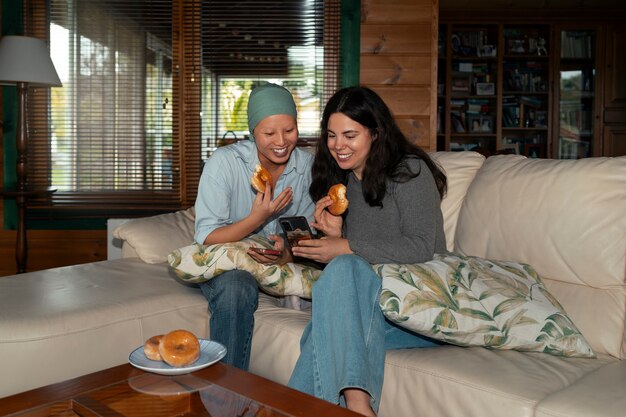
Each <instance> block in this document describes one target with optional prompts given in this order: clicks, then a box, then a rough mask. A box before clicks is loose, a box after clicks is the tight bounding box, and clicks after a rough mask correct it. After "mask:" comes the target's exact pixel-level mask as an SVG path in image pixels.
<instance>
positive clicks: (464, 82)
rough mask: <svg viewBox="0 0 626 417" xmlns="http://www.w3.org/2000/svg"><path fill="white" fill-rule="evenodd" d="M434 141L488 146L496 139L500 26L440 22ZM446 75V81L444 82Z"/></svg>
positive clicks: (448, 145) (452, 146)
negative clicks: (436, 121)
mask: <svg viewBox="0 0 626 417" xmlns="http://www.w3.org/2000/svg"><path fill="white" fill-rule="evenodd" d="M440 38H441V39H446V42H445V43H443V45H441V44H440V52H441V53H440V59H439V68H440V69H439V76H440V78H439V80H440V82H438V89H437V92H438V105H437V108H438V112H439V115H438V119H439V120H440V122H439V126H440V129H438V144H439V145H440V148H442V149H448V150H452V151H462V150H470V149H474V148H477V147H478V148H483V149H491V148H494V147H495V142H496V139H497V134H496V132H497V128H496V119H497V113H496V109H497V90H496V89H497V79H498V55H497V50H498V25H478V26H475V25H454V24H451V25H442V27H441V28H440ZM444 80H445V81H444Z"/></svg>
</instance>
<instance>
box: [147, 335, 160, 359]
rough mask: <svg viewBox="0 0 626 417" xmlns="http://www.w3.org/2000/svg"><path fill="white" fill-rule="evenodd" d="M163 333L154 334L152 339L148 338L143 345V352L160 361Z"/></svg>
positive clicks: (149, 357) (148, 356)
mask: <svg viewBox="0 0 626 417" xmlns="http://www.w3.org/2000/svg"><path fill="white" fill-rule="evenodd" d="M162 337H163V335H162V334H159V335H157V336H152V337H151V338H150V339H148V340H146V343H145V344H144V345H143V353H144V355H146V358H148V359H151V360H153V361H160V360H162V359H161V354H160V353H159V343H160V342H161V338H162Z"/></svg>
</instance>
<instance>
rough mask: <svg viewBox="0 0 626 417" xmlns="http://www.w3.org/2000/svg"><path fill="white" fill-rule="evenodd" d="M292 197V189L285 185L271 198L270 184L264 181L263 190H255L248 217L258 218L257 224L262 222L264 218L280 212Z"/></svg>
mask: <svg viewBox="0 0 626 417" xmlns="http://www.w3.org/2000/svg"><path fill="white" fill-rule="evenodd" d="M292 199H293V190H292V189H291V187H287V188H285V189H284V190H283V192H282V193H280V194H279V195H278V197H276V198H275V199H273V200H272V184H270V183H269V182H266V183H265V192H263V193H261V192H257V193H256V198H255V199H254V202H253V203H252V209H251V210H250V217H253V218H255V219H257V220H258V222H259V224H263V223H264V222H265V220H267V219H268V218H270V217H271V216H273V215H274V214H277V213H279V212H281V211H282V210H283V209H284V208H285V207H287V205H289V203H291V200H292Z"/></svg>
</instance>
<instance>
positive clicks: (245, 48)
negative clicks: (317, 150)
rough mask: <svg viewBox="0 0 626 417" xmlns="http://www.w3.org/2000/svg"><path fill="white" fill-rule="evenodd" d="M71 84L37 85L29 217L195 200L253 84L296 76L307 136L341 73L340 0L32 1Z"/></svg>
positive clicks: (33, 31) (232, 137) (32, 100)
mask: <svg viewBox="0 0 626 417" xmlns="http://www.w3.org/2000/svg"><path fill="white" fill-rule="evenodd" d="M24 13H25V16H24V21H25V30H26V34H29V35H31V36H36V37H39V38H42V39H46V40H47V41H48V42H49V45H50V51H51V57H52V59H53V62H54V64H55V67H56V69H57V72H58V73H59V76H60V78H61V81H62V83H63V87H60V88H52V89H49V90H46V89H42V90H40V91H34V92H33V91H32V90H31V92H30V95H29V103H28V106H29V107H28V110H29V126H30V130H29V150H28V152H29V153H28V167H29V174H28V175H29V182H30V183H31V184H36V185H37V186H51V187H53V188H56V189H57V191H56V192H55V193H54V194H52V195H51V196H50V197H47V198H40V199H36V200H34V201H33V202H31V203H32V204H31V207H32V206H34V209H32V208H31V212H33V213H34V216H37V215H39V216H40V217H42V216H46V217H49V218H56V217H62V214H61V213H63V212H65V213H67V212H68V211H69V212H70V213H71V215H72V216H96V217H107V216H111V215H119V214H124V213H126V214H129V215H132V214H133V213H136V212H141V213H144V212H146V211H155V212H157V211H167V210H172V209H175V208H182V207H188V206H189V205H192V204H193V203H194V201H195V197H196V192H197V183H198V179H199V176H200V172H201V168H202V162H203V160H204V159H206V158H208V157H210V155H211V152H212V151H213V150H214V149H215V148H216V147H217V146H221V145H224V144H227V143H232V142H233V141H236V140H245V139H246V138H247V136H248V134H249V132H248V131H247V115H246V107H247V96H248V94H249V92H250V90H251V89H252V88H254V87H255V86H256V85H259V84H262V83H264V82H267V81H271V82H275V83H278V84H281V85H284V86H285V87H287V88H289V89H290V90H291V91H292V92H293V94H294V97H295V99H296V104H297V106H298V111H299V117H298V122H299V128H300V132H301V138H302V139H303V142H307V141H310V140H313V141H314V140H315V138H316V137H317V135H318V129H319V119H320V117H321V112H322V110H323V105H324V104H325V102H326V100H327V99H328V98H329V96H330V95H331V94H332V92H333V91H334V90H335V89H336V88H337V86H338V82H339V74H338V72H339V20H340V16H339V13H340V12H339V1H338V0H336V1H326V2H324V1H317V0H289V1H269V0H262V1H261V0H235V1H226V0H204V1H200V0H26V1H25V7H24Z"/></svg>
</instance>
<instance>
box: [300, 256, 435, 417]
mask: <svg viewBox="0 0 626 417" xmlns="http://www.w3.org/2000/svg"><path fill="white" fill-rule="evenodd" d="M380 291H381V279H380V278H379V277H378V275H376V273H375V272H374V270H373V269H372V267H371V265H370V264H369V263H367V262H366V261H365V260H364V259H363V258H361V257H359V256H356V255H342V256H339V257H337V258H335V259H333V260H332V261H331V262H330V263H329V264H328V265H327V266H326V268H325V269H324V272H323V273H322V275H321V276H320V278H319V280H318V281H317V282H316V283H315V285H314V286H313V313H312V314H313V315H312V317H311V321H310V322H309V324H308V325H307V327H306V328H305V330H304V333H303V334H302V338H301V339H300V357H299V358H298V361H297V362H296V366H295V368H294V370H293V373H292V374H291V378H290V380H289V386H290V387H292V388H295V389H297V390H300V391H303V392H306V393H308V394H311V395H314V396H316V397H318V398H321V399H324V400H326V401H329V402H332V403H334V404H341V405H343V406H345V400H344V398H343V396H342V394H341V392H342V391H343V390H344V389H345V388H360V389H362V390H364V391H366V392H367V393H369V395H370V397H371V406H372V409H373V410H374V411H375V412H377V411H378V406H379V402H380V396H381V392H382V387H383V377H384V369H385V351H386V350H389V349H403V348H418V347H430V346H437V345H439V344H440V343H439V342H436V341H433V340H431V339H429V338H426V337H423V336H420V335H418V334H416V333H413V332H411V331H409V330H405V329H402V328H400V327H398V326H396V325H394V324H392V323H391V322H389V321H387V320H386V319H385V317H384V316H383V314H382V312H381V310H380V306H379V304H378V297H379V296H380Z"/></svg>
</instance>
